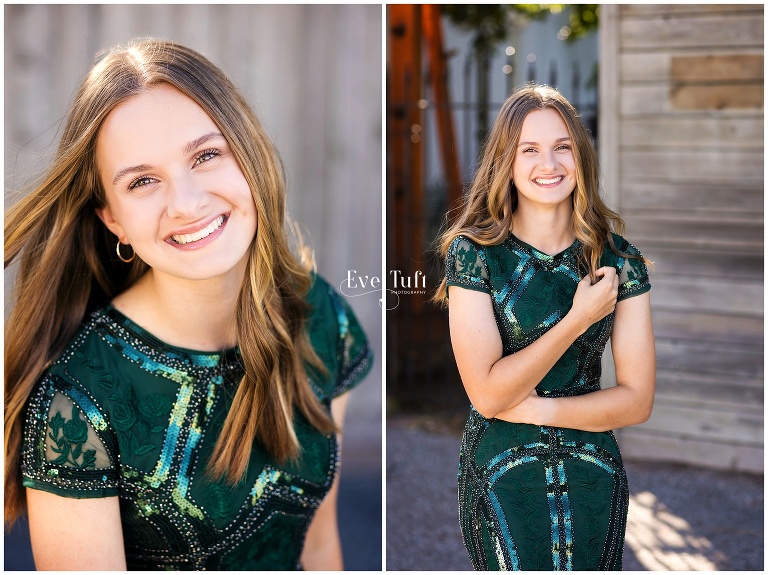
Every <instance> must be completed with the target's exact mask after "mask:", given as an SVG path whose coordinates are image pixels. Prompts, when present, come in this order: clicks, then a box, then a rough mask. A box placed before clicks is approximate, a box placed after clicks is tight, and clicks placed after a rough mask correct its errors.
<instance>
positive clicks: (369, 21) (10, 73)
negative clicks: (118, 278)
mask: <svg viewBox="0 0 768 575" xmlns="http://www.w3.org/2000/svg"><path fill="white" fill-rule="evenodd" d="M4 15H5V40H4V42H5V52H4V65H5V75H4V77H5V91H4V97H5V156H4V157H5V189H6V193H5V205H6V206H7V205H9V204H10V203H13V201H14V199H15V198H17V197H18V194H19V193H23V190H24V185H25V183H27V182H29V181H31V180H32V179H34V178H35V177H36V176H38V175H40V173H41V172H42V170H44V168H45V166H46V165H47V163H48V159H49V158H50V156H51V154H52V152H53V151H54V149H55V144H56V142H57V141H58V136H59V133H60V129H61V128H62V123H61V122H62V119H63V118H64V116H65V114H66V111H67V108H68V105H69V103H70V101H71V98H72V97H73V95H74V93H75V91H76V88H77V86H78V84H79V82H80V80H82V78H83V77H84V76H85V74H86V73H87V72H88V70H89V69H90V67H91V65H92V64H93V62H94V58H95V56H96V54H97V53H99V52H100V51H102V50H104V49H108V48H110V47H112V46H114V45H116V44H118V43H124V42H127V41H128V40H130V39H131V38H135V37H140V36H152V37H157V38H161V39H166V40H172V41H175V42H179V43H181V44H185V45H187V46H189V47H191V48H193V49H195V50H197V51H198V52H201V53H202V54H203V55H205V56H206V57H207V58H209V59H210V60H212V61H213V62H214V63H215V64H217V65H219V66H220V67H221V68H222V69H223V70H224V71H225V72H226V73H227V74H228V75H229V76H230V78H232V80H233V81H234V82H235V84H236V85H237V86H238V87H239V88H240V89H241V91H242V92H243V94H244V95H245V97H246V98H247V99H248V100H249V102H250V103H251V105H252V106H253V108H254V110H255V112H256V113H257V115H258V116H259V117H260V118H261V120H262V122H263V123H264V125H265V127H266V129H267V132H268V133H269V134H270V136H271V137H272V138H273V140H274V142H275V144H276V146H277V148H278V150H280V152H281V154H282V158H283V161H284V163H285V168H286V171H287V174H288V206H289V212H290V214H291V217H292V218H293V219H294V220H296V221H297V222H298V223H299V224H300V226H301V229H302V231H303V232H304V239H305V241H307V243H308V244H310V245H311V246H312V247H313V248H314V250H315V254H316V259H317V266H318V270H319V272H320V273H321V274H322V275H323V276H324V277H325V278H326V279H327V280H328V281H329V282H330V283H331V284H333V285H335V286H336V288H337V289H339V287H340V285H341V284H342V282H344V281H345V280H346V278H347V275H348V273H347V270H349V269H354V270H356V271H357V272H358V273H359V274H360V275H363V274H367V275H369V276H378V277H381V272H382V255H381V254H382V248H381V231H382V230H381V220H382V218H381V212H380V209H379V207H380V205H381V185H382V170H381V165H382V162H381V155H382V149H381V141H382V125H381V119H382V114H381V101H382V92H381V91H382V85H381V83H382V76H381V61H382V57H381V56H382V42H381V34H382V32H381V30H382V10H381V7H380V6H352V5H337V6H318V5H313V6H307V5H293V6H259V5H257V6H247V5H221V6H219V5H203V4H200V5H79V6H74V5H72V6H70V5H56V6H53V5H6V6H5V8H4ZM11 285H12V270H11V271H10V272H8V271H7V272H6V277H5V288H6V292H5V293H6V294H7V295H6V298H8V297H9V295H10V289H9V286H11ZM378 300H379V298H378V296H376V295H374V294H367V295H362V294H361V295H360V296H359V297H354V298H350V299H349V303H350V305H351V306H352V307H353V309H354V311H355V313H356V315H357V316H358V318H359V319H360V321H361V323H362V325H363V327H364V329H365V331H366V333H367V334H368V337H369V339H370V342H371V345H372V347H373V349H374V353H375V355H376V361H375V364H374V366H373V369H372V371H371V373H370V375H369V376H368V377H367V378H366V380H364V382H363V383H362V384H361V385H360V386H359V387H358V388H356V389H355V391H354V392H353V393H352V396H351V400H350V404H349V409H348V415H347V421H346V426H345V437H344V457H343V462H344V465H343V472H342V473H341V492H340V495H339V506H340V510H339V521H340V529H341V533H342V543H343V546H344V554H345V564H346V568H347V569H357V570H364V569H372V570H380V569H381V558H382V551H381V539H382V538H381V534H382V531H381V506H382V502H381V490H382V485H381V477H382V472H381V428H382V422H381V411H382V410H381V398H382V390H381V372H382V369H381V361H382V335H381V334H382V325H381V317H382V315H381V308H380V306H379V301H378ZM6 301H8V300H7V299H6ZM26 537H27V534H26V532H25V530H24V525H23V524H22V525H20V526H19V527H18V528H17V529H15V530H14V532H13V533H12V534H10V536H9V535H7V534H6V540H5V568H6V569H13V570H21V569H34V565H33V564H32V563H31V557H30V555H29V552H28V542H27V541H26V539H25V538H26Z"/></svg>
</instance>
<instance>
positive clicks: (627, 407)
mask: <svg viewBox="0 0 768 575" xmlns="http://www.w3.org/2000/svg"><path fill="white" fill-rule="evenodd" d="M598 275H600V276H603V280H601V281H599V282H597V283H596V284H594V285H590V283H589V280H588V278H585V279H584V280H582V281H581V282H580V283H579V286H578V288H577V291H576V295H575V296H574V303H573V306H572V308H571V311H569V313H568V314H567V315H566V316H565V317H564V318H563V319H562V320H561V321H560V322H559V323H558V324H557V325H555V326H554V327H553V328H552V329H550V330H549V331H548V332H547V333H545V334H544V335H543V336H542V337H541V338H539V339H538V340H537V341H535V342H534V343H532V344H531V345H529V346H528V347H526V348H524V349H522V350H520V351H518V352H516V353H513V354H511V355H509V356H507V357H501V355H502V344H501V336H500V335H499V331H498V328H497V326H496V322H495V319H494V316H493V308H492V305H491V300H490V297H489V296H488V295H487V294H484V293H481V292H474V291H470V290H466V289H462V288H459V287H451V288H449V289H450V303H449V309H450V326H451V342H452V344H453V349H454V354H455V356H456V363H457V365H458V368H459V373H460V375H461V378H462V381H463V382H464V387H465V389H466V391H467V394H468V396H469V399H470V401H471V402H472V405H473V406H474V407H475V409H477V411H478V412H479V413H480V414H481V415H483V416H485V417H487V418H493V417H495V418H498V419H503V420H506V421H511V422H515V423H531V424H534V425H551V426H555V427H569V428H572V429H581V430H584V431H607V430H610V429H615V428H618V427H625V426H628V425H634V424H637V423H642V422H643V421H646V420H647V419H648V417H650V414H651V408H652V406H653V394H654V390H655V383H656V353H655V346H654V339H653V328H652V325H651V313H650V294H649V293H647V292H646V293H644V294H641V295H638V296H635V297H631V298H628V299H626V300H623V301H621V302H619V303H618V304H617V303H616V294H617V285H618V281H617V278H616V275H615V270H613V269H612V268H601V269H600V270H598ZM605 280H607V281H605ZM614 309H615V310H616V317H615V320H614V328H613V333H612V335H611V349H612V351H613V357H614V362H615V365H616V381H617V386H616V387H613V388H609V389H602V390H600V391H596V392H594V393H590V394H587V395H582V396H578V397H564V398H548V397H538V395H537V394H536V391H535V387H536V385H538V383H539V382H540V381H541V380H542V379H543V377H544V376H545V375H546V374H547V372H549V370H550V369H551V368H552V366H554V364H555V363H556V362H557V360H558V359H559V358H560V357H561V356H562V355H563V354H564V353H565V351H566V350H567V349H568V348H569V347H570V346H571V344H572V343H573V342H574V341H575V340H576V338H577V337H578V336H579V335H581V334H582V333H584V332H585V331H586V330H587V329H588V328H589V326H590V325H592V324H593V323H595V322H596V321H599V320H600V319H602V318H603V317H605V316H606V315H608V314H609V313H610V312H611V311H613V310H614Z"/></svg>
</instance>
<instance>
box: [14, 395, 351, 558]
mask: <svg viewBox="0 0 768 575" xmlns="http://www.w3.org/2000/svg"><path fill="white" fill-rule="evenodd" d="M348 395H349V394H348V393H345V394H344V395H342V396H341V397H339V398H337V399H334V400H333V403H332V405H331V411H332V414H333V419H334V421H335V422H336V426H337V427H338V428H340V429H341V427H342V424H343V422H344V413H345V411H346V404H347V396H348ZM339 442H341V434H339ZM339 447H341V444H340V443H339ZM338 484H339V478H338V475H337V477H336V481H335V482H334V484H333V487H331V490H330V492H329V493H328V495H327V496H326V498H325V499H324V500H323V502H322V503H321V504H320V507H319V508H318V510H317V512H316V513H315V516H314V518H313V519H312V522H311V523H310V526H309V530H308V531H307V537H306V541H305V545H304V551H303V553H302V555H301V561H302V564H303V566H304V569H306V570H323V571H330V570H341V569H343V563H342V556H341V543H340V540H339V531H338V526H337V520H336V499H337V493H338ZM27 510H28V513H29V533H30V539H31V541H32V553H33V555H34V558H35V567H36V568H37V569H38V570H39V571H50V570H56V571H90V570H93V571H125V570H126V562H125V550H124V548H123V528H122V524H121V522H120V501H119V499H118V498H117V497H105V498H101V499H72V498H68V497H61V496H60V495H54V494H53V493H48V492H45V491H40V490H37V489H27Z"/></svg>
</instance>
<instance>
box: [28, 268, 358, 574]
mask: <svg viewBox="0 0 768 575" xmlns="http://www.w3.org/2000/svg"><path fill="white" fill-rule="evenodd" d="M307 300H308V302H309V303H310V305H311V306H312V310H313V311H312V314H311V318H310V321H309V325H308V328H309V335H310V340H311V342H312V344H313V346H314V349H315V351H316V352H317V353H318V355H319V357H320V358H321V360H322V361H323V363H324V365H325V366H326V368H327V373H326V374H321V373H319V371H318V370H316V369H312V368H307V371H308V377H309V380H310V384H311V387H312V389H313V390H314V392H315V393H316V395H317V397H318V398H319V399H320V401H321V403H322V404H323V405H324V406H325V407H326V408H330V402H331V399H332V398H334V397H337V396H339V395H341V394H342V393H344V392H345V391H347V390H348V389H350V388H351V387H352V386H354V385H355V384H357V383H358V382H359V381H360V380H361V379H362V378H363V376H364V375H365V374H366V373H367V372H368V371H369V369H370V367H371V359H372V353H371V349H370V348H369V346H368V343H367V340H366V337H365V334H364V333H363V331H362V329H361V328H360V325H359V323H358V322H357V320H356V318H355V316H354V314H353V313H352V310H351V309H350V308H349V307H348V305H347V303H346V302H345V301H344V300H343V299H342V298H341V297H340V296H339V295H338V294H337V293H336V292H335V291H334V290H333V289H332V288H331V287H330V286H329V285H328V284H327V283H326V282H325V281H324V280H323V279H322V278H320V277H316V278H315V280H314V282H313V286H312V288H311V291H310V293H309V294H308V297H307ZM243 374H244V371H243V368H242V366H241V361H240V357H239V350H238V349H237V348H234V349H230V350H227V351H225V352H223V353H201V352H197V351H192V350H187V349H181V348H177V347H173V346H169V345H167V344H165V343H163V342H162V341H159V340H158V339H156V338H155V337H153V336H152V335H151V334H149V333H148V332H146V331H145V330H143V329H142V328H141V327H139V326H138V325H136V324H135V323H133V322H132V321H131V320H130V319H128V318H127V317H125V316H124V315H122V314H121V313H120V312H119V311H117V310H116V309H114V308H113V307H106V308H104V309H102V310H99V311H97V312H95V313H93V315H92V316H91V317H90V319H88V320H87V321H86V322H85V323H84V325H83V326H82V327H81V329H80V330H79V332H78V333H77V335H76V336H75V337H74V338H73V340H72V341H71V343H70V344H69V346H68V347H67V349H66V350H65V352H64V353H63V354H62V356H61V357H59V358H58V359H57V360H56V361H55V362H54V363H53V364H52V365H51V366H50V367H49V368H48V369H47V371H46V372H45V373H44V375H43V377H42V378H41V380H40V382H39V383H38V385H37V387H36V388H35V390H34V391H33V393H32V395H31V397H30V400H29V402H28V406H27V416H26V424H25V431H24V442H23V453H22V475H23V484H24V486H26V487H30V488H33V489H41V490H44V491H49V492H51V493H55V494H57V495H61V496H64V497H75V498H88V497H109V496H119V498H120V513H121V520H122V528H123V538H124V543H125V553H126V561H127V566H128V569H131V570H139V569H141V570H154V569H164V570H169V569H170V570H201V569H206V570H207V569H215V570H246V569H247V570H254V571H255V570H293V569H298V568H300V567H301V566H300V556H301V552H302V548H303V544H304V537H305V535H306V531H307V527H308V525H309V522H310V520H311V519H312V517H313V514H314V512H315V511H316V509H317V507H318V506H319V505H320V503H321V501H322V500H323V498H324V497H325V495H326V494H327V493H328V490H329V489H330V487H331V485H332V483H333V481H334V477H335V474H336V471H337V469H338V465H339V461H338V446H337V441H336V436H335V434H323V433H320V432H318V431H317V430H315V429H314V428H313V427H312V426H310V425H309V424H308V422H307V421H306V420H305V419H304V417H303V416H301V415H300V414H297V415H296V416H295V431H296V434H297V436H298V438H299V441H300V444H301V450H302V451H301V456H300V457H299V458H298V460H297V461H295V462H288V463H278V462H277V461H275V460H274V459H273V458H271V457H270V456H269V455H267V454H266V452H265V451H264V450H263V449H262V448H261V447H260V446H259V445H258V442H257V444H255V445H254V448H253V450H252V452H251V457H250V463H249V466H248V471H247V474H246V477H245V479H244V480H243V481H241V482H240V483H239V484H238V485H237V486H236V487H234V488H232V487H230V486H229V485H227V484H226V483H224V482H217V481H212V480H211V479H209V478H208V477H207V476H206V475H205V473H204V471H205V468H206V464H207V462H208V461H209V458H210V456H211V453H212V451H213V447H214V444H215V443H216V439H217V438H218V436H219V433H220V430H221V428H222V425H223V423H224V419H225V417H226V415H227V412H228V410H229V408H230V406H231V404H232V398H233V396H234V393H235V389H236V387H237V385H238V382H239V381H240V379H241V378H242V376H243ZM73 519H76V518H73ZM76 529H77V521H73V522H72V523H71V524H69V525H62V526H61V533H62V537H66V536H67V534H68V533H71V532H72V531H73V530H76ZM93 552H94V553H97V552H98V550H96V549H94V550H93Z"/></svg>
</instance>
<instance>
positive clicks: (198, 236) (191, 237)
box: [171, 216, 224, 244]
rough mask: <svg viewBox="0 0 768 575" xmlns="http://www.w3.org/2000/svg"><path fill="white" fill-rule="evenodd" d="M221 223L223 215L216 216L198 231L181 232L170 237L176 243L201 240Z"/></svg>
mask: <svg viewBox="0 0 768 575" xmlns="http://www.w3.org/2000/svg"><path fill="white" fill-rule="evenodd" d="M223 223H224V216H219V217H218V218H216V219H215V220H213V221H212V222H211V223H210V224H208V225H207V226H206V227H205V228H203V229H202V230H200V231H198V232H195V233H194V234H182V235H178V236H171V239H172V240H173V241H174V242H176V243H177V244H188V243H190V242H197V241H199V240H202V239H203V238H204V237H207V236H209V235H211V234H212V233H213V232H215V231H216V230H218V229H219V228H220V227H221V224H223Z"/></svg>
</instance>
